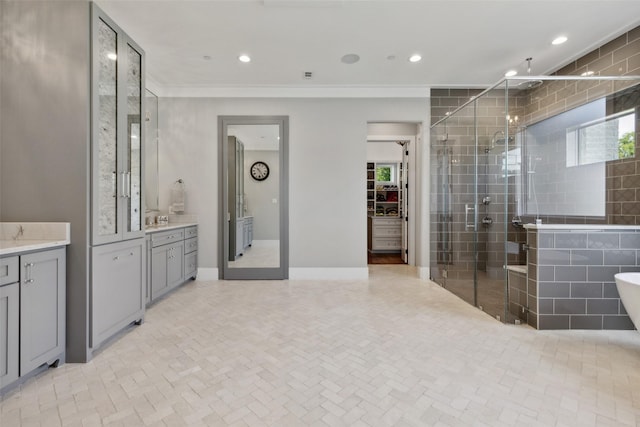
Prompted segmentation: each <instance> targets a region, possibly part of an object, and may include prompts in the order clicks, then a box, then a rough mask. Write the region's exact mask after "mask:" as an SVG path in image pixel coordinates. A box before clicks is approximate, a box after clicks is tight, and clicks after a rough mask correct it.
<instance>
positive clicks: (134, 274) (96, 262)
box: [91, 239, 145, 349]
mask: <svg viewBox="0 0 640 427" xmlns="http://www.w3.org/2000/svg"><path fill="white" fill-rule="evenodd" d="M144 257H145V241H144V239H134V240H127V241H124V242H120V243H112V244H109V245H103V246H97V247H94V248H92V252H91V266H92V270H91V280H92V284H93V292H92V296H91V312H92V328H91V347H92V348H93V349H96V348H97V347H98V346H99V345H100V344H101V343H102V342H104V341H105V340H106V339H108V338H110V337H111V336H113V335H114V334H115V333H117V332H118V331H120V330H121V329H123V328H124V327H125V326H127V325H129V324H131V323H133V322H141V321H142V320H143V318H144V308H145V295H144V286H143V284H144V283H145V280H144V279H145V277H144V275H145V269H144V266H145V263H144Z"/></svg>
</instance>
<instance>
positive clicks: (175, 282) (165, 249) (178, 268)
mask: <svg viewBox="0 0 640 427" xmlns="http://www.w3.org/2000/svg"><path fill="white" fill-rule="evenodd" d="M147 250H148V253H149V254H150V256H151V262H150V264H149V266H148V269H149V271H150V276H151V278H150V281H149V284H148V285H147V286H148V289H149V293H150V300H148V301H147V303H152V302H154V301H156V300H157V299H158V298H160V297H162V296H163V295H165V294H166V293H168V292H169V291H171V290H172V289H175V288H177V287H178V286H180V285H181V284H183V283H184V282H186V281H187V280H189V279H191V278H193V279H195V277H196V274H197V270H198V227H197V226H187V227H185V228H177V229H173V230H169V231H162V232H154V233H151V234H150V236H148V237H147Z"/></svg>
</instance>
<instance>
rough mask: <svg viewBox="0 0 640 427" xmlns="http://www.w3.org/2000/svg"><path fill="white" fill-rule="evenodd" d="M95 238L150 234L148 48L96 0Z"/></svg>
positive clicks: (99, 240)
mask: <svg viewBox="0 0 640 427" xmlns="http://www.w3.org/2000/svg"><path fill="white" fill-rule="evenodd" d="M92 13H93V25H92V31H93V33H92V37H93V45H92V58H93V59H92V61H93V62H92V89H91V90H92V117H91V120H92V135H91V139H92V164H91V168H92V171H91V176H92V187H93V191H92V211H93V213H92V215H93V218H92V243H93V245H98V244H103V243H111V242H117V241H121V240H128V239H133V238H137V237H143V236H144V229H143V226H142V222H143V212H144V204H143V189H142V176H143V175H142V174H143V170H142V169H143V162H142V158H143V156H142V149H143V146H144V145H143V144H142V143H141V141H142V139H143V138H144V134H143V126H142V125H141V123H142V122H141V118H140V117H141V112H142V111H144V102H145V100H144V97H143V96H142V92H143V88H144V71H145V70H144V52H143V51H142V49H140V48H139V46H137V45H136V44H135V43H134V42H133V41H132V40H131V39H130V38H129V37H128V36H127V35H126V33H124V32H123V31H122V29H120V28H119V27H118V26H117V25H116V24H115V23H114V22H113V21H112V20H111V19H110V18H109V17H108V16H107V15H106V14H105V13H104V12H102V11H101V10H100V8H98V7H97V6H96V5H95V4H94V5H92Z"/></svg>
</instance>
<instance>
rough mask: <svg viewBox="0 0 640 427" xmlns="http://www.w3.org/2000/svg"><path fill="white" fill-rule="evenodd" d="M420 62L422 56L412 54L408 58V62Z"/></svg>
mask: <svg viewBox="0 0 640 427" xmlns="http://www.w3.org/2000/svg"><path fill="white" fill-rule="evenodd" d="M421 60H422V56H420V55H418V54H414V55H411V56H410V57H409V62H420V61H421Z"/></svg>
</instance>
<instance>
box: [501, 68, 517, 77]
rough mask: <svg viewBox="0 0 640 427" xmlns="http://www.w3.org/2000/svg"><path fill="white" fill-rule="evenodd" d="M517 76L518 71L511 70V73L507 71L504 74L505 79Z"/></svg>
mask: <svg viewBox="0 0 640 427" xmlns="http://www.w3.org/2000/svg"><path fill="white" fill-rule="evenodd" d="M516 74H518V72H517V71H516V70H509V71H507V72H506V73H504V76H505V77H513V76H515V75H516Z"/></svg>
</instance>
